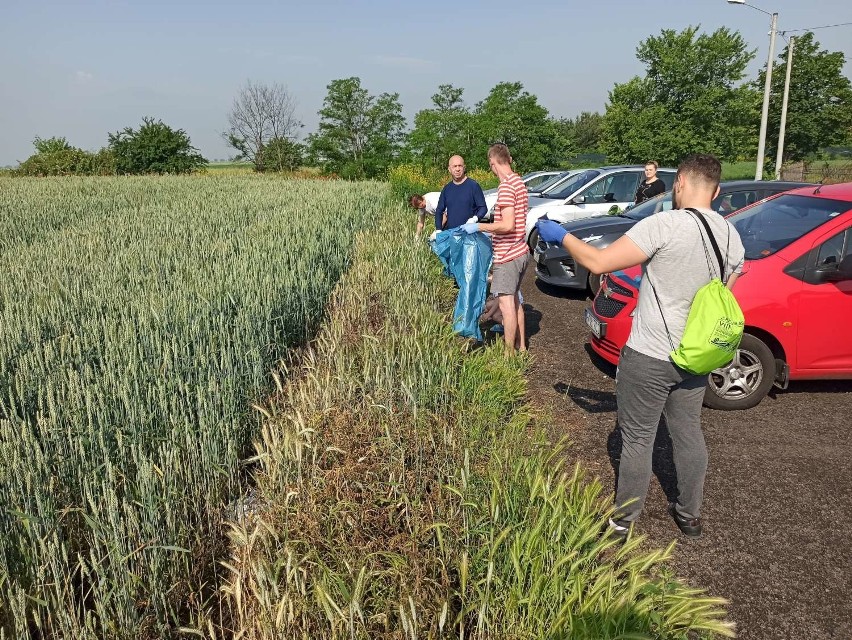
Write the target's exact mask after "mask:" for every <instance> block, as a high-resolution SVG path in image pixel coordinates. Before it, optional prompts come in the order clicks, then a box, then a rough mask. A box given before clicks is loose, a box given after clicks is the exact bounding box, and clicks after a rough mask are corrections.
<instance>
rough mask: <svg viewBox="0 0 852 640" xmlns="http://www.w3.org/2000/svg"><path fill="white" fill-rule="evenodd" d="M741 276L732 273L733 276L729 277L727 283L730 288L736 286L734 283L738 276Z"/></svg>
mask: <svg viewBox="0 0 852 640" xmlns="http://www.w3.org/2000/svg"><path fill="white" fill-rule="evenodd" d="M739 277H740V274H738V273H732V274H731V276H730V277H729V278H728V285H727V286H728V289H733V288H734V283H735V282H736V281H737V278H739Z"/></svg>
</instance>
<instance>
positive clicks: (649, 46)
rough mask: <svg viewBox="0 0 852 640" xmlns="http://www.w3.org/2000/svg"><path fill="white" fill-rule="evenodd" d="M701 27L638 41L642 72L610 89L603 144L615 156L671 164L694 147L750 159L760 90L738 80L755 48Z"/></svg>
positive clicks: (728, 34) (735, 35) (728, 157)
mask: <svg viewBox="0 0 852 640" xmlns="http://www.w3.org/2000/svg"><path fill="white" fill-rule="evenodd" d="M697 32H698V27H689V28H687V29H684V30H683V31H681V32H680V33H677V32H675V31H674V30H671V29H666V30H663V31H662V33H661V34H660V35H659V36H651V37H649V38H648V39H647V40H645V41H643V42H641V43H640V44H639V47H638V48H637V50H636V56H637V58H638V59H639V60H640V61H641V62H643V63H645V67H646V73H645V76H644V77H638V76H636V77H634V78H632V79H631V80H629V81H627V82H625V83H623V84H616V85H615V86H614V87H613V89H612V91H610V93H609V104H608V105H607V109H606V113H605V115H604V118H603V126H602V140H601V142H602V147H603V150H604V151H605V152H606V154H607V158H608V159H609V160H610V161H614V162H645V161H647V160H658V161H659V162H661V163H663V164H667V165H674V164H677V162H679V161H680V159H681V158H683V157H684V156H686V155H688V154H690V153H695V152H704V153H713V154H715V155H716V156H718V157H719V158H720V159H722V160H735V159H737V158H738V157H743V156H745V157H749V156H751V157H753V154H754V150H755V149H756V147H757V125H758V121H759V118H760V114H759V103H760V94H759V92H757V91H755V90H754V89H753V88H752V87H751V86H750V85H748V84H742V85H739V86H738V83H739V82H740V81H741V80H742V79H743V76H744V73H745V69H746V66H747V65H748V63H749V62H750V61H751V59H752V58H753V57H754V51H749V50H748V49H747V48H746V45H745V41H744V40H743V38H742V36H740V34H739V33H737V32H731V31H729V30H728V29H726V28H721V29H717V30H716V31H714V32H713V33H712V34H709V35H707V34H701V35H698V36H697V37H696V34H697Z"/></svg>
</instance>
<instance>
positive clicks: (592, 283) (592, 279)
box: [589, 273, 603, 298]
mask: <svg viewBox="0 0 852 640" xmlns="http://www.w3.org/2000/svg"><path fill="white" fill-rule="evenodd" d="M602 278H603V276H602V275H601V274H599V273H590V274H589V291H591V294H592V298H594V297H595V295H597V293H598V291H599V290H600V288H601V279H602Z"/></svg>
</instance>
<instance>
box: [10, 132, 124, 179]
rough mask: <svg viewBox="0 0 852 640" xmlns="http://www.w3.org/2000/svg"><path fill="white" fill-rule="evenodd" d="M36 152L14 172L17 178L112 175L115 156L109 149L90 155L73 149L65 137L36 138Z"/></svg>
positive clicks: (87, 152) (81, 150) (34, 143)
mask: <svg viewBox="0 0 852 640" xmlns="http://www.w3.org/2000/svg"><path fill="white" fill-rule="evenodd" d="M33 145H34V146H35V148H36V153H35V154H33V155H31V156H30V157H29V158H27V159H26V160H24V161H23V162H22V163H21V164H20V165H18V168H17V169H16V170H15V174H16V175H20V176H71V175H77V176H105V175H112V174H114V173H115V156H113V154H112V152H111V151H110V150H109V149H101V150H100V151H98V152H97V153H91V152H89V151H84V150H83V149H78V148H77V147H72V146H71V145H70V144H68V142H67V141H66V140H65V138H48V139H46V140H45V139H42V138H38V137H37V138H36V139H35V140H34V141H33Z"/></svg>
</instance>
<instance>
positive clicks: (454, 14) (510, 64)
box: [0, 0, 852, 166]
mask: <svg viewBox="0 0 852 640" xmlns="http://www.w3.org/2000/svg"><path fill="white" fill-rule="evenodd" d="M749 4H751V5H752V6H753V7H757V8H759V9H761V10H763V11H766V12H770V13H771V12H777V13H778V14H779V18H778V29H779V30H781V31H792V30H795V29H805V28H809V27H817V26H822V25H829V24H837V23H845V22H852V2H848V0H809V1H808V2H802V1H801V0H750V1H749ZM0 8H2V10H0V59H2V61H3V62H2V71H0V166H8V165H15V164H17V163H18V162H20V161H22V160H25V159H26V158H27V157H28V156H29V155H31V154H32V153H33V151H34V150H33V146H32V141H33V139H34V138H35V137H36V136H39V137H42V138H48V137H51V136H64V137H65V138H67V140H68V141H69V142H70V143H71V144H72V145H74V146H77V147H81V148H83V149H89V150H97V149H99V148H101V147H103V146H105V145H106V144H107V135H108V133H109V132H115V131H119V130H121V129H123V128H125V127H128V126H129V127H133V128H136V127H138V126H139V125H140V124H141V122H142V119H143V117H146V116H147V117H153V118H155V119H160V120H162V121H163V122H165V123H166V124H168V125H169V126H171V127H173V128H176V129H178V128H179V129H183V130H185V131H186V132H187V133H188V134H189V136H190V138H191V140H192V143H193V145H194V146H195V147H196V148H198V149H199V151H200V152H201V153H202V155H204V156H205V157H206V158H207V159H209V160H217V159H226V158H228V157H230V156H232V155H233V153H234V151H233V150H232V149H229V147H228V146H227V144H226V143H225V142H224V140H223V139H222V135H221V133H222V131H224V130H225V129H226V127H227V116H228V111H229V109H230V107H231V105H232V103H233V100H234V97H235V96H236V95H237V94H238V92H239V90H240V88H241V87H243V86H244V85H245V83H246V82H247V81H249V80H250V81H252V82H255V83H265V84H274V83H278V84H282V85H284V86H285V87H286V88H287V90H288V91H289V92H290V93H291V95H293V97H294V98H295V100H296V103H297V107H296V115H297V117H298V118H299V119H300V120H301V121H302V122H303V123H304V125H305V126H304V128H303V129H302V135H303V136H304V135H307V133H310V132H311V131H313V130H315V128H316V126H317V123H318V121H319V116H318V115H317V111H318V110H319V109H320V108H321V107H322V102H323V99H324V98H325V95H326V93H327V86H328V84H329V83H330V82H331V81H332V80H335V79H338V78H347V77H350V76H358V77H359V78H361V83H362V86H363V87H364V88H366V89H367V90H368V91H369V92H370V93H372V94H379V93H382V92H391V93H393V92H396V93H399V97H400V102H401V103H402V105H403V113H404V115H405V116H406V117H407V118H408V120H409V122H411V119H412V118H413V116H414V114H415V113H417V112H418V111H419V110H421V109H424V108H428V107H429V106H430V105H431V96H432V95H433V94H434V93H435V92H436V91H437V89H438V86H439V85H440V84H444V83H450V84H453V85H455V86H457V87H462V88H464V90H465V93H464V99H465V102H466V103H467V104H468V105H470V106H473V105H474V104H475V103H476V102H478V101H479V100H481V99H483V98H484V97H485V96H486V95H487V94H488V92H489V90H490V89H491V88H492V87H493V86H494V85H496V84H497V83H498V82H502V81H512V82H515V81H519V82H521V83H522V84H523V85H524V88H525V89H526V90H527V91H529V92H530V93H532V94H535V95H536V96H538V99H539V102H540V103H541V104H542V105H543V106H545V107H546V108H547V109H548V110H549V111H550V113H551V114H552V115H554V116H556V117H563V116H564V117H574V116H576V115H578V114H579V113H580V112H582V111H599V112H601V113H602V112H603V111H604V109H605V106H606V102H607V99H608V93H609V91H610V90H611V89H612V87H613V85H614V84H615V83H619V82H625V81H627V80H629V79H630V78H632V77H633V76H635V75H642V74H643V73H644V69H643V67H642V65H641V63H639V61H637V60H636V47H637V46H638V44H639V42H640V41H642V40H644V39H645V38H647V37H648V36H650V35H657V34H659V33H660V31H661V30H662V29H675V30H678V31H680V30H682V29H684V28H686V27H688V26H700V27H701V30H702V31H705V32H712V31H713V30H715V29H717V28H719V27H722V26H726V27H728V28H731V29H735V30H738V31H739V32H740V33H741V34H742V35H743V37H744V38H745V40H746V42H747V43H748V44H749V47H750V48H752V49H755V50H756V56H755V60H754V61H753V62H752V64H751V65H750V67H749V69H748V78H754V77H756V75H757V72H758V70H759V69H760V68H762V67H763V66H764V65H765V64H766V57H767V54H768V49H769V22H770V18H769V15H766V14H764V13H760V12H759V11H757V10H755V9H754V8H751V7H749V6H741V5H734V4H729V3H728V2H726V1H725V0H688V1H683V2H678V3H651V2H645V3H640V2H635V1H633V2H627V1H625V0H610V1H608V2H607V1H599V2H583V3H580V2H576V1H572V0H561V1H560V0H540V1H538V2H508V1H504V0H492V1H491V2H478V1H476V0H468V1H467V2H445V1H443V0H429V1H428V2H418V3H414V2H409V1H408V0H396V1H389V0H360V1H358V2H354V1H350V2H343V1H341V0H314V1H312V2H306V1H301V0H299V1H296V0H278V1H277V2H273V1H265V0H244V1H243V2H234V1H233V0H232V1H230V2H220V1H218V0H206V1H205V2H201V1H196V0H169V1H164V0H145V1H142V0H136V1H131V0H92V1H83V0H76V1H75V0H61V1H60V0H50V1H42V0H0ZM815 35H816V38H817V40H818V41H819V42H820V44H821V45H822V48H824V49H828V50H829V51H842V52H843V53H844V54H845V56H846V60H847V64H846V66H845V68H844V71H845V74H846V75H847V77H852V25H848V26H841V27H836V28H831V29H820V30H817V31H815ZM784 46H785V42H784V40H783V38H782V37H780V36H779V38H778V39H777V41H776V54H777V53H779V52H780V51H781V50H782V49H783V48H784Z"/></svg>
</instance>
